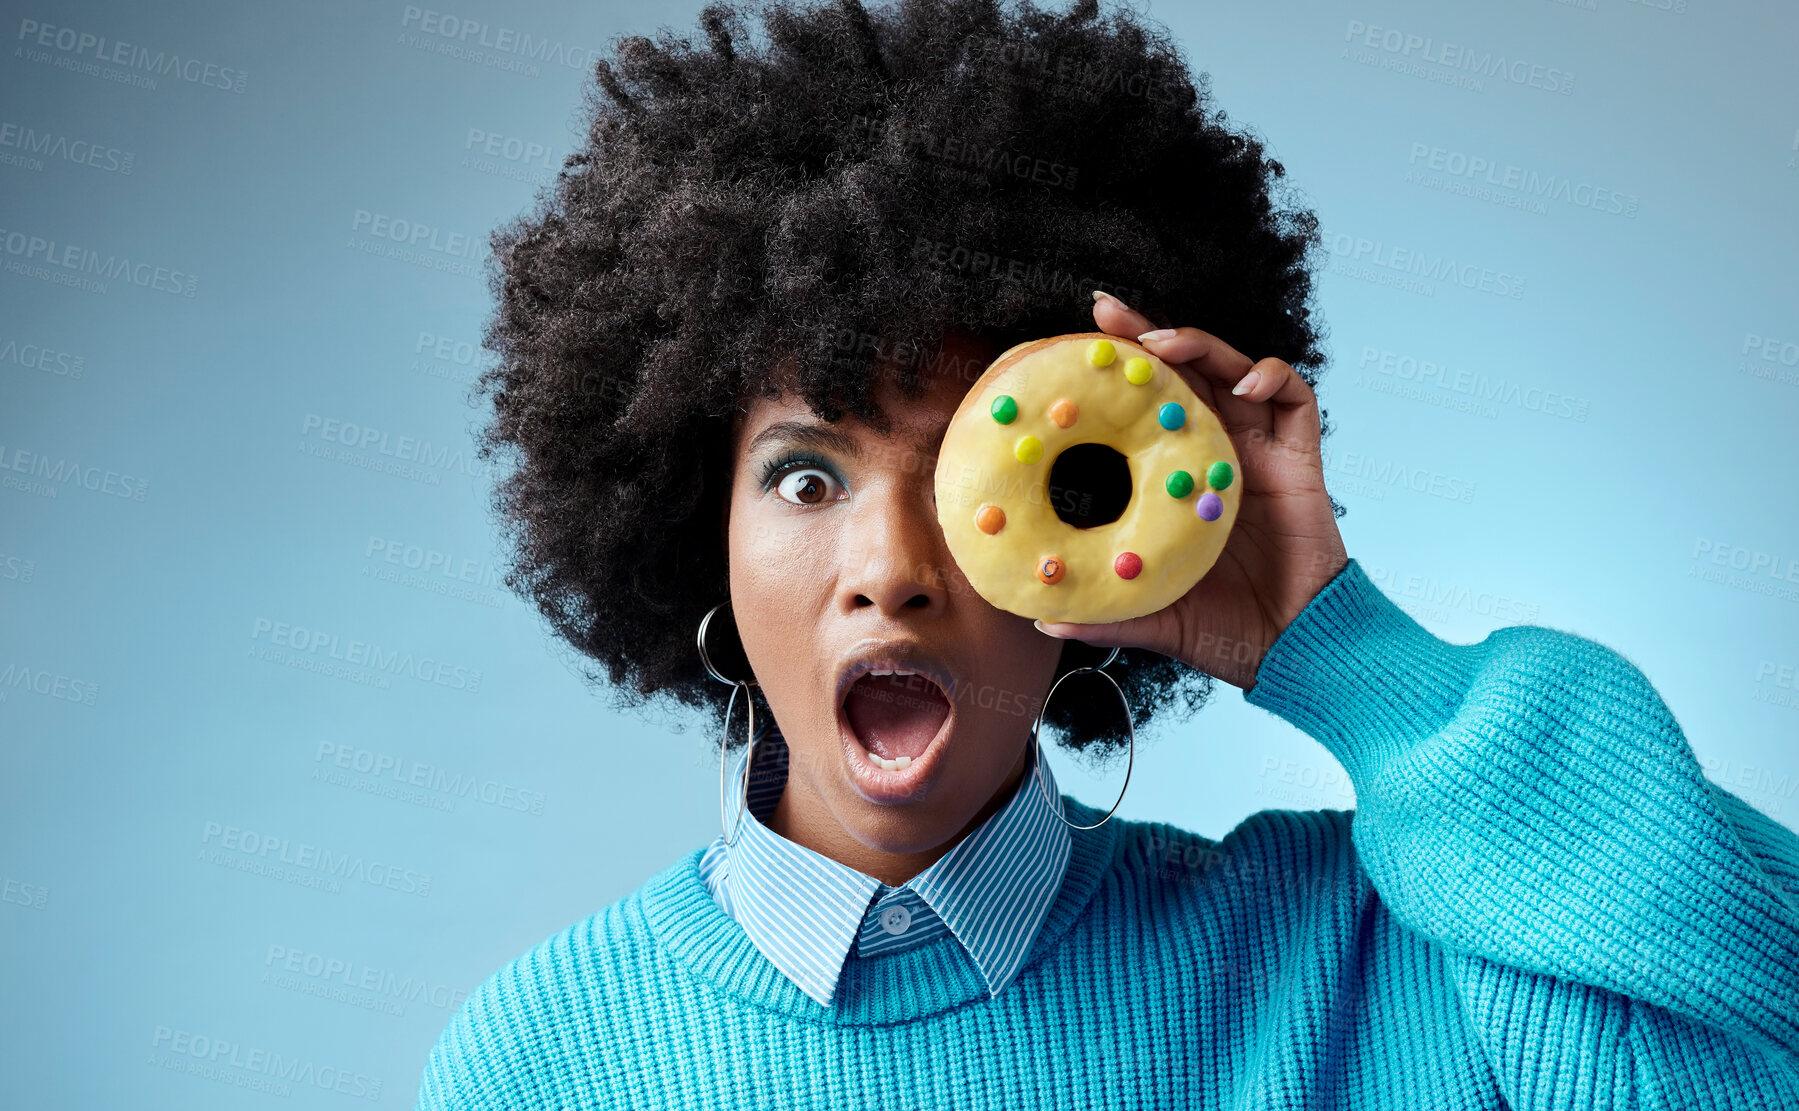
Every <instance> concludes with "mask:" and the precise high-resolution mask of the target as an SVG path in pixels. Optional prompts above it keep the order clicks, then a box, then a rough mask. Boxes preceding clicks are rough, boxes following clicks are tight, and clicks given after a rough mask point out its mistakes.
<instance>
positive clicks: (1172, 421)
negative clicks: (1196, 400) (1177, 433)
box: [1156, 401, 1187, 432]
mask: <svg viewBox="0 0 1799 1111" xmlns="http://www.w3.org/2000/svg"><path fill="white" fill-rule="evenodd" d="M1156 420H1158V421H1160V422H1161V424H1162V427H1163V428H1166V429H1167V430H1168V431H1170V432H1173V431H1174V430H1175V429H1177V428H1179V427H1180V426H1181V425H1183V424H1186V423H1187V410H1185V409H1183V408H1181V407H1180V406H1179V405H1176V404H1175V403H1174V402H1172V401H1169V402H1166V403H1164V404H1163V406H1162V407H1161V408H1160V409H1158V410H1156Z"/></svg>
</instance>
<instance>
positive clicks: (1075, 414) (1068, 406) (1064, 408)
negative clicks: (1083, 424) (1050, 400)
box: [1049, 397, 1081, 428]
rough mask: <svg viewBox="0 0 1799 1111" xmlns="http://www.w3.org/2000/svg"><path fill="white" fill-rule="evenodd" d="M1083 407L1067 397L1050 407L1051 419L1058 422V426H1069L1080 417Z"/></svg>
mask: <svg viewBox="0 0 1799 1111" xmlns="http://www.w3.org/2000/svg"><path fill="white" fill-rule="evenodd" d="M1080 415H1081V407H1080V406H1078V405H1076V404H1075V403H1074V402H1072V401H1070V400H1068V399H1067V398H1066V397H1064V398H1062V399H1060V400H1058V401H1057V402H1056V403H1055V404H1054V405H1051V406H1050V407H1049V419H1050V420H1053V421H1055V422H1056V427H1057V428H1068V427H1070V426H1071V425H1073V424H1074V422H1075V421H1076V420H1078V419H1080Z"/></svg>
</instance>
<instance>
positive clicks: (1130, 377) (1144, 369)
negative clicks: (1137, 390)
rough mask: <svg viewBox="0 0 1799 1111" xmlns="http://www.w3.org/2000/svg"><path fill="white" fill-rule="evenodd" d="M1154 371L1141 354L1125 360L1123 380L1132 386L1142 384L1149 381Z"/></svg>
mask: <svg viewBox="0 0 1799 1111" xmlns="http://www.w3.org/2000/svg"><path fill="white" fill-rule="evenodd" d="M1155 373H1156V371H1155V368H1154V367H1152V366H1150V365H1149V360H1148V359H1145V358H1144V357H1143V356H1141V355H1138V356H1135V357H1134V358H1131V359H1127V360H1126V361H1125V364H1124V380H1125V381H1126V382H1129V383H1130V384H1131V385H1133V386H1141V385H1143V384H1144V383H1145V382H1147V381H1149V380H1150V378H1151V377H1152V376H1154V375H1155Z"/></svg>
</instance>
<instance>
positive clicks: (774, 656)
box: [727, 501, 835, 685]
mask: <svg viewBox="0 0 1799 1111" xmlns="http://www.w3.org/2000/svg"><path fill="white" fill-rule="evenodd" d="M739 506H743V508H741V509H740V508H738V507H739ZM770 509H772V510H773V511H772V512H770V511H769V510H770ZM826 531H827V530H825V529H824V528H823V527H821V526H820V525H819V524H817V523H808V522H804V521H800V522H796V521H795V520H794V519H793V517H792V516H791V515H789V514H783V513H781V512H779V507H765V506H764V505H763V504H762V503H760V502H751V503H750V504H748V505H745V504H744V502H742V501H737V502H736V504H735V505H733V507H732V511H731V516H730V533H729V538H728V543H727V550H728V552H729V554H730V583H731V611H732V613H733V614H734V615H735V617H736V619H737V630H738V635H739V636H740V637H741V638H742V640H743V646H744V649H745V651H747V652H748V653H749V656H750V662H751V663H752V664H755V665H756V673H757V675H758V676H761V677H762V678H763V681H764V682H767V683H771V684H774V685H779V683H780V680H781V677H782V673H784V672H785V671H790V670H793V669H792V668H791V667H786V666H784V665H783V660H784V659H786V658H789V657H794V656H795V654H796V653H805V652H808V651H810V647H811V646H813V645H816V644H817V643H819V639H818V635H817V634H818V632H819V629H818V624H819V622H820V621H821V620H823V619H824V617H825V615H826V612H827V608H828V605H829V601H830V598H831V592H832V589H833V587H834V583H835V579H834V576H833V575H832V563H831V560H830V553H831V550H832V549H831V546H830V542H829V536H828V535H826ZM804 666H805V668H810V666H811V665H810V663H809V662H808V663H806V664H805V665H804ZM771 669H772V670H771Z"/></svg>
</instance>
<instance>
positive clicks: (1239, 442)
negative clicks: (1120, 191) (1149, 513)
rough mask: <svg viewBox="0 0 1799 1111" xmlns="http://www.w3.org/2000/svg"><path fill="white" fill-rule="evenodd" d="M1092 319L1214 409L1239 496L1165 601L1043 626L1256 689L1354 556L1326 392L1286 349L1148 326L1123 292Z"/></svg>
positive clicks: (1103, 300) (1101, 303)
mask: <svg viewBox="0 0 1799 1111" xmlns="http://www.w3.org/2000/svg"><path fill="white" fill-rule="evenodd" d="M1093 319H1094V321H1095V322H1096V323H1097V324H1098V325H1099V328H1100V330H1101V331H1103V332H1108V333H1110V334H1112V335H1115V336H1126V337H1129V338H1130V339H1133V340H1136V341H1137V342H1139V343H1141V344H1142V345H1143V346H1144V347H1145V348H1147V349H1148V350H1149V351H1150V352H1152V353H1153V354H1154V355H1155V356H1156V357H1157V358H1159V359H1161V360H1162V361H1163V362H1165V363H1167V364H1168V365H1169V366H1172V367H1174V368H1175V369H1176V370H1178V371H1179V372H1180V373H1181V376H1182V377H1183V378H1185V379H1186V380H1187V384H1188V385H1189V386H1192V387H1193V392H1194V393H1197V394H1198V395H1199V396H1200V398H1201V399H1203V400H1204V401H1205V403H1206V404H1208V405H1210V406H1211V407H1212V408H1213V410H1214V411H1216V412H1217V413H1218V415H1219V417H1220V418H1221V419H1222V420H1223V422H1224V429H1225V431H1226V432H1227V433H1229V434H1230V437H1231V443H1232V444H1233V445H1234V446H1235V447H1236V449H1237V458H1238V461H1239V462H1241V463H1242V475H1241V481H1242V483H1243V493H1242V501H1241V503H1240V505H1239V508H1238V511H1237V519H1236V523H1235V524H1234V525H1233V526H1232V527H1231V535H1230V539H1229V540H1227V541H1226V542H1225V545H1224V552H1223V553H1222V554H1221V555H1220V556H1219V557H1218V562H1217V563H1216V564H1214V565H1213V566H1212V569H1211V570H1210V571H1208V572H1206V575H1205V577H1204V578H1202V579H1200V580H1199V582H1198V583H1197V584H1196V585H1195V586H1194V587H1193V589H1192V590H1189V591H1188V592H1187V593H1186V594H1184V595H1182V596H1181V597H1180V598H1179V599H1177V600H1176V601H1174V602H1173V603H1172V604H1170V605H1169V606H1167V607H1165V608H1164V609H1161V610H1158V611H1157V612H1155V613H1152V614H1149V615H1147V616H1144V617H1137V618H1132V619H1131V620H1129V621H1115V622H1112V623H1110V624H1104V625H1080V624H1075V623H1073V622H1053V623H1052V622H1038V625H1037V627H1038V628H1040V629H1042V630H1043V631H1044V632H1046V633H1048V634H1049V635H1051V636H1055V637H1072V638H1074V639H1076V640H1081V641H1085V642H1086V643H1088V644H1095V645H1099V646H1101V647H1112V646H1114V645H1116V646H1120V647H1125V648H1148V649H1150V650H1152V651H1155V652H1160V653H1162V654H1163V655H1165V656H1173V657H1175V658H1176V659H1179V660H1183V661H1185V662H1186V663H1189V664H1191V665H1193V666H1194V667H1197V668H1199V669H1200V670H1201V671H1204V672H1206V673H1208V674H1210V675H1213V676H1216V677H1217V678H1219V679H1222V680H1224V681H1225V682H1227V683H1229V684H1231V685H1232V686H1235V687H1241V688H1242V689H1244V690H1248V689H1249V688H1250V687H1252V686H1254V685H1255V681H1256V671H1257V669H1258V668H1259V667H1260V666H1261V663H1262V656H1263V654H1264V653H1266V652H1267V651H1268V648H1269V647H1270V646H1271V645H1272V644H1273V643H1274V641H1275V638H1277V637H1279V636H1280V635H1281V631H1282V630H1284V629H1285V628H1286V627H1287V626H1288V624H1290V623H1291V622H1292V620H1293V619H1294V618H1295V617H1297V616H1299V611H1301V610H1303V609H1304V608H1305V607H1306V603H1308V602H1310V601H1311V600H1312V599H1313V597H1315V596H1316V595H1317V593H1318V592H1319V591H1320V590H1322V589H1323V588H1324V586H1325V584H1326V583H1328V582H1330V581H1331V579H1332V578H1333V577H1334V576H1335V575H1336V574H1337V572H1338V571H1340V570H1342V569H1343V566H1344V564H1346V563H1348V562H1349V555H1348V553H1347V552H1346V551H1345V550H1344V548H1343V537H1342V535H1341V534H1340V533H1338V531H1337V520H1336V518H1335V517H1334V516H1332V514H1331V503H1330V497H1329V496H1328V495H1327V494H1326V493H1325V491H1324V466H1323V460H1322V458H1321V455H1320V444H1319V423H1318V398H1317V396H1316V395H1315V394H1313V393H1312V388H1311V387H1310V386H1308V385H1306V382H1305V379H1303V378H1301V377H1300V376H1299V372H1298V371H1296V370H1294V369H1293V368H1292V367H1291V366H1289V365H1288V364H1286V363H1285V362H1282V361H1281V360H1280V359H1274V358H1268V359H1263V360H1261V361H1260V362H1255V361H1253V360H1251V359H1250V358H1249V357H1248V356H1246V355H1244V354H1242V353H1240V352H1238V351H1237V350H1236V349H1235V348H1233V347H1231V346H1230V345H1229V344H1227V343H1225V342H1224V341H1223V340H1221V339H1219V338H1218V337H1216V336H1214V335H1212V334H1210V333H1208V332H1202V331H1200V330H1199V329H1198V328H1175V329H1171V330H1163V331H1154V332H1152V331H1151V329H1152V328H1154V327H1155V326H1154V325H1153V324H1151V323H1150V322H1149V321H1148V320H1145V319H1144V318H1143V317H1142V316H1141V315H1140V314H1138V313H1137V312H1135V311H1133V310H1131V309H1129V308H1127V307H1126V306H1125V305H1124V303H1123V302H1121V301H1118V300H1117V299H1115V298H1112V297H1098V298H1096V300H1095V304H1094V306H1093ZM1146 333H1147V335H1146ZM1239 391H1241V392H1239Z"/></svg>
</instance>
